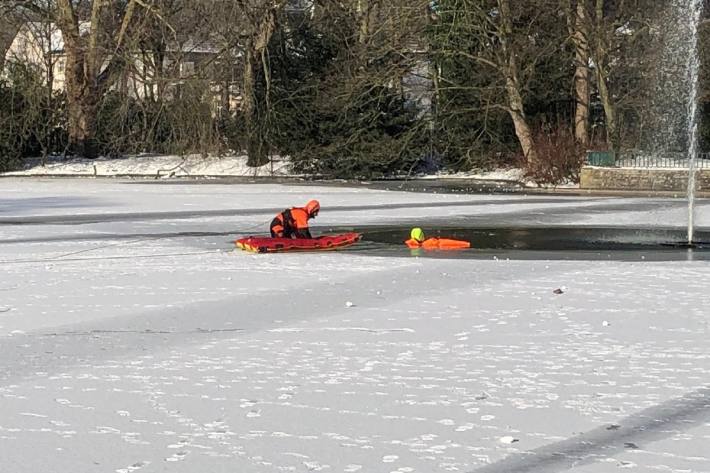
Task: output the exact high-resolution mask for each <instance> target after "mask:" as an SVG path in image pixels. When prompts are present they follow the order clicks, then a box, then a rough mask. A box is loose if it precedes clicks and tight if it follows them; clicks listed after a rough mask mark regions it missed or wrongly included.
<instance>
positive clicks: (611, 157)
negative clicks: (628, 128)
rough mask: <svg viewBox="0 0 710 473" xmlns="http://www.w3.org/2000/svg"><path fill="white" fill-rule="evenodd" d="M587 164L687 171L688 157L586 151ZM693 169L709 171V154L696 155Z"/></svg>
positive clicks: (633, 152)
mask: <svg viewBox="0 0 710 473" xmlns="http://www.w3.org/2000/svg"><path fill="white" fill-rule="evenodd" d="M587 164H589V165H591V166H602V167H616V168H657V169H688V155H687V154H684V153H663V154H659V155H652V154H650V153H640V152H637V151H627V152H623V151H622V152H621V153H619V154H618V155H615V153H614V152H612V151H588V152H587ZM695 167H696V168H697V169H710V153H700V154H698V156H697V158H696V159H695Z"/></svg>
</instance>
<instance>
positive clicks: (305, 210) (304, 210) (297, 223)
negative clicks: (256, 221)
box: [270, 200, 320, 239]
mask: <svg viewBox="0 0 710 473" xmlns="http://www.w3.org/2000/svg"><path fill="white" fill-rule="evenodd" d="M319 211H320V203H319V202H318V201H317V200H311V201H309V202H308V203H307V204H306V206H305V207H292V208H290V209H286V210H284V211H283V212H281V213H279V214H278V215H276V217H274V219H273V220H272V221H271V226H270V230H271V237H272V238H307V239H311V238H313V237H312V236H311V231H310V230H309V229H308V220H309V219H312V218H315V217H316V216H317V215H318V212H319Z"/></svg>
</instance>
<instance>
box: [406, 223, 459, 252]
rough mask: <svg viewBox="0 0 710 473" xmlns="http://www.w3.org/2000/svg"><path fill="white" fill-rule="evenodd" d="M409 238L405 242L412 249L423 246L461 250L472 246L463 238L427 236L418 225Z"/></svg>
mask: <svg viewBox="0 0 710 473" xmlns="http://www.w3.org/2000/svg"><path fill="white" fill-rule="evenodd" d="M409 237H410V238H409V240H407V241H405V242H404V243H405V244H406V245H407V246H408V247H409V248H411V249H413V250H415V249H419V248H423V249H425V250H461V249H464V248H471V243H469V242H467V241H463V240H453V239H451V238H426V237H425V236H424V231H423V230H422V229H421V228H419V227H417V228H412V231H411V232H410V233H409Z"/></svg>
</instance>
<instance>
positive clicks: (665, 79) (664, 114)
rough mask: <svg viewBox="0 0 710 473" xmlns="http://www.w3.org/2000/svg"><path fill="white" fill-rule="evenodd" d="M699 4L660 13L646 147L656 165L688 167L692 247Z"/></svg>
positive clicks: (674, 3)
mask: <svg viewBox="0 0 710 473" xmlns="http://www.w3.org/2000/svg"><path fill="white" fill-rule="evenodd" d="M702 9H703V0H669V1H668V2H667V3H666V4H665V5H664V7H663V8H661V9H659V12H658V14H659V16H658V18H657V20H656V21H655V22H654V23H655V27H654V29H653V32H654V33H653V35H652V36H654V37H655V38H656V41H657V42H658V54H659V55H658V57H657V58H656V65H657V67H656V74H655V78H654V80H653V81H652V85H653V89H652V103H651V104H650V110H649V112H650V113H649V114H648V118H647V120H648V123H647V126H646V128H645V132H646V136H645V139H644V142H645V146H646V148H647V149H648V151H649V152H650V155H651V156H652V157H655V158H662V159H658V160H657V161H658V162H659V163H661V162H668V161H669V160H670V161H675V162H687V164H688V243H689V244H692V242H693V231H694V230H693V229H694V220H695V218H694V217H695V168H696V162H695V160H696V155H697V151H698V144H697V141H698V140H697V129H698V123H697V101H698V71H699V69H700V60H699V58H698V26H699V23H700V17H701V13H702Z"/></svg>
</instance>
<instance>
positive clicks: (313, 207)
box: [306, 200, 320, 217]
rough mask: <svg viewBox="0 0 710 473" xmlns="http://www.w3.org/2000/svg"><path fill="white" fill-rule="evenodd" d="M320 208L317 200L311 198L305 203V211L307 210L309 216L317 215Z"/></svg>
mask: <svg viewBox="0 0 710 473" xmlns="http://www.w3.org/2000/svg"><path fill="white" fill-rule="evenodd" d="M319 210H320V202H318V201H317V200H311V201H309V202H308V203H307V204H306V212H308V216H309V217H315V216H316V215H318V211H319Z"/></svg>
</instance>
